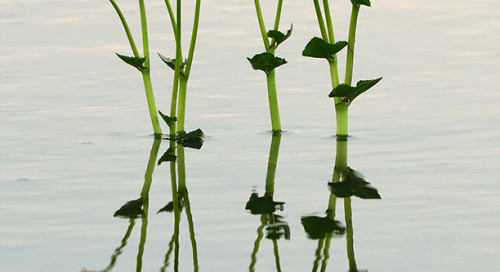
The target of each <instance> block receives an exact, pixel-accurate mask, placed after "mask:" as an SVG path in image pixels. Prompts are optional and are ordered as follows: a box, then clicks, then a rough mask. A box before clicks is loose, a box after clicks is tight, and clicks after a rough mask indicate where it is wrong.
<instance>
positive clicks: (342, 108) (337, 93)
mask: <svg viewBox="0 0 500 272" xmlns="http://www.w3.org/2000/svg"><path fill="white" fill-rule="evenodd" d="M313 2H314V8H315V10H316V17H317V20H318V25H319V28H320V32H321V38H319V37H314V38H312V39H311V40H310V41H309V43H307V45H306V47H305V48H304V50H303V51H302V55H303V56H306V57H312V58H323V59H326V60H327V61H328V65H329V67H330V78H331V83H332V88H333V90H332V91H331V92H330V94H329V97H332V98H333V99H334V103H335V112H336V121H337V133H336V134H337V136H347V135H348V107H349V106H350V105H351V103H352V101H353V100H354V99H355V98H356V97H358V96H359V95H361V94H362V93H364V92H366V91H367V90H368V89H370V88H371V87H373V86H374V85H375V84H377V83H378V82H379V81H380V80H381V79H382V78H381V77H380V78H377V79H371V80H360V81H358V82H357V84H356V86H351V84H352V77H353V67H354V42H355V38H356V26H357V20H358V14H359V9H360V6H361V5H364V6H368V7H369V6H371V3H370V1H369V0H351V4H352V10H351V19H350V24H349V36H348V41H347V42H346V41H336V40H335V34H334V31H333V22H332V16H331V12H330V5H329V3H328V0H323V1H322V6H323V7H321V5H320V3H319V0H313ZM345 47H347V57H346V70H345V79H344V83H342V84H341V83H340V79H339V72H338V59H337V53H338V52H340V51H341V50H342V49H344V48H345Z"/></svg>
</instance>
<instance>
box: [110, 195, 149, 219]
mask: <svg viewBox="0 0 500 272" xmlns="http://www.w3.org/2000/svg"><path fill="white" fill-rule="evenodd" d="M141 207H142V200H141V199H140V198H139V199H136V200H132V201H129V202H127V203H125V204H124V205H123V206H121V208H120V209H118V210H117V211H116V212H115V214H114V215H113V217H120V218H129V219H134V218H141V217H143V216H144V215H145V214H144V211H143V210H142V209H141Z"/></svg>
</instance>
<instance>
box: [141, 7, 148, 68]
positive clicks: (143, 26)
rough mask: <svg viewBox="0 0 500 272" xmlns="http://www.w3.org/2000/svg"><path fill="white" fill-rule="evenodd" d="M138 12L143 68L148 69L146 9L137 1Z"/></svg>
mask: <svg viewBox="0 0 500 272" xmlns="http://www.w3.org/2000/svg"><path fill="white" fill-rule="evenodd" d="M139 10H140V13H141V30H142V50H143V52H144V57H145V58H146V61H145V62H144V67H146V69H149V39H148V20H147V18H146V8H145V7H144V0H139Z"/></svg>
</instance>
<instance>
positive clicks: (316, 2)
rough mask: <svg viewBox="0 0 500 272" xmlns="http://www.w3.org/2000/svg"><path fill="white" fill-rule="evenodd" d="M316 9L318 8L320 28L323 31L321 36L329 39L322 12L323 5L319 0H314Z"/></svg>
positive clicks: (326, 39) (317, 15) (317, 14)
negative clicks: (321, 5)
mask: <svg viewBox="0 0 500 272" xmlns="http://www.w3.org/2000/svg"><path fill="white" fill-rule="evenodd" d="M314 9H315V10H316V17H317V18H318V25H319V30H320V31H321V37H322V38H323V40H325V41H328V34H327V33H326V27H325V21H324V20H323V14H322V13H321V7H320V5H319V2H318V0H314Z"/></svg>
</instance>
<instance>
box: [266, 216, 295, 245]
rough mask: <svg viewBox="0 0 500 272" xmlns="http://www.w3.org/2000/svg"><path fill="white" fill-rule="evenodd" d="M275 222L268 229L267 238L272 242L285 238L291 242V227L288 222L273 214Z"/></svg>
mask: <svg viewBox="0 0 500 272" xmlns="http://www.w3.org/2000/svg"><path fill="white" fill-rule="evenodd" d="M272 216H273V219H274V222H273V223H272V224H269V225H267V227H266V232H267V234H266V238H267V239H271V240H278V239H280V238H281V237H285V240H290V226H289V225H288V223H287V222H285V221H283V220H281V218H283V217H282V216H279V215H277V214H273V215H272Z"/></svg>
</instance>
